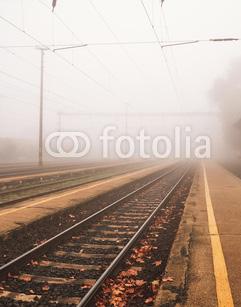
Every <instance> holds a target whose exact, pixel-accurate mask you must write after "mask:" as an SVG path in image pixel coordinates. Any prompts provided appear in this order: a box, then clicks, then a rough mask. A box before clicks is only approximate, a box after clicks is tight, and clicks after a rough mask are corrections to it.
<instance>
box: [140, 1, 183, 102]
mask: <svg viewBox="0 0 241 307" xmlns="http://www.w3.org/2000/svg"><path fill="white" fill-rule="evenodd" d="M140 2H141V5H142V7H143V9H144V11H145V14H146V17H147V19H148V21H149V24H150V26H151V28H152V31H153V33H154V36H155V37H156V42H157V43H158V46H159V47H160V48H161V52H162V55H163V58H164V61H165V64H166V68H167V71H168V74H169V78H170V80H171V83H172V87H173V89H174V92H175V94H176V97H177V100H178V101H179V102H180V97H179V93H178V90H177V87H176V84H175V81H174V78H173V76H172V72H171V69H170V67H169V64H168V61H167V57H166V55H165V53H164V52H163V49H162V46H161V41H160V38H159V35H158V33H157V31H156V29H155V27H154V25H153V23H152V21H151V17H150V15H149V13H148V11H147V8H146V6H145V4H144V2H143V0H140Z"/></svg>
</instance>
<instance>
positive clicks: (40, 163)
mask: <svg viewBox="0 0 241 307" xmlns="http://www.w3.org/2000/svg"><path fill="white" fill-rule="evenodd" d="M37 49H38V50H40V52H41V69H40V104H39V147H38V165H39V166H43V102H44V101H43V96H44V55H45V54H44V52H45V51H46V50H47V48H42V47H37Z"/></svg>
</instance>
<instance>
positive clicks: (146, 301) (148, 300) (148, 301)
mask: <svg viewBox="0 0 241 307" xmlns="http://www.w3.org/2000/svg"><path fill="white" fill-rule="evenodd" d="M152 302H153V297H148V298H147V299H146V300H145V303H146V304H149V303H152Z"/></svg>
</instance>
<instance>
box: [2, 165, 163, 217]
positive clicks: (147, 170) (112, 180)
mask: <svg viewBox="0 0 241 307" xmlns="http://www.w3.org/2000/svg"><path fill="white" fill-rule="evenodd" d="M162 168H163V167H160V166H152V167H148V168H145V169H141V170H137V171H132V172H130V173H127V174H123V175H116V176H115V177H112V178H110V179H101V180H100V181H98V182H97V183H95V184H87V186H81V187H80V188H75V189H74V190H71V191H68V192H64V193H63V192H60V193H61V194H58V195H54V196H48V197H47V198H44V199H42V200H36V201H31V202H30V203H29V204H28V205H24V206H21V207H17V208H13V209H7V210H4V211H3V212H0V216H4V215H7V214H11V213H15V212H17V211H20V210H24V209H28V208H32V207H35V206H38V205H41V204H44V203H48V202H50V201H52V200H57V199H61V198H63V197H65V196H70V195H73V194H76V193H78V192H83V191H86V190H91V189H93V188H96V187H99V186H102V185H104V184H106V183H113V182H115V181H117V180H120V179H124V178H127V177H130V176H134V175H137V174H139V175H141V174H142V173H145V172H150V173H151V172H154V171H157V170H159V169H160V170H161V169H162ZM150 173H149V174H150ZM147 175H148V173H147Z"/></svg>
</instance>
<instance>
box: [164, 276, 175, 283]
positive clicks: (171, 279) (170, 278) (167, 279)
mask: <svg viewBox="0 0 241 307" xmlns="http://www.w3.org/2000/svg"><path fill="white" fill-rule="evenodd" d="M162 281H163V282H167V281H174V279H173V278H172V277H164V278H162Z"/></svg>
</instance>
